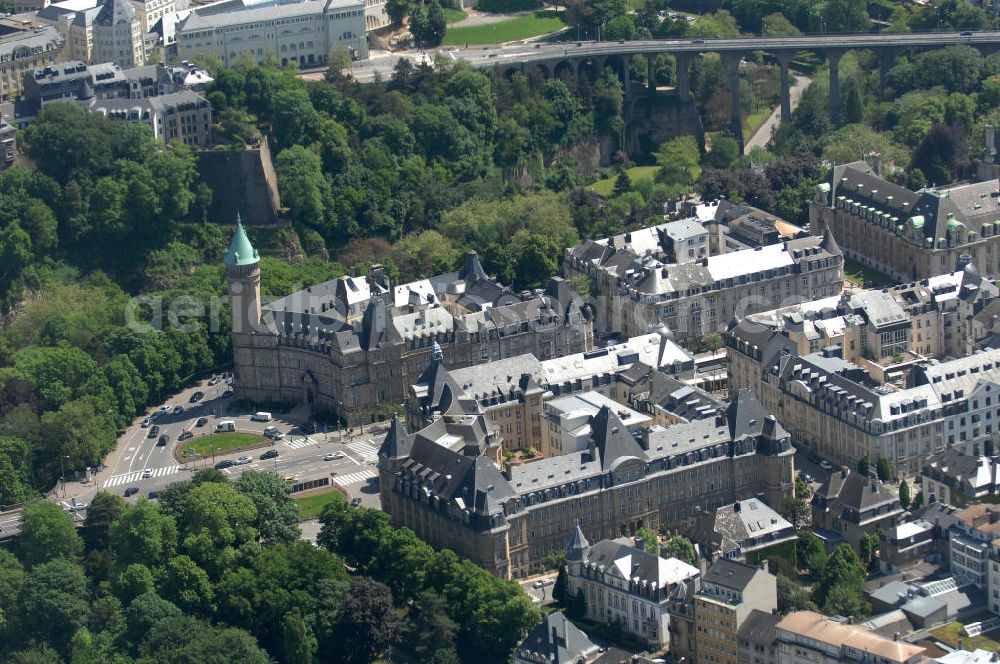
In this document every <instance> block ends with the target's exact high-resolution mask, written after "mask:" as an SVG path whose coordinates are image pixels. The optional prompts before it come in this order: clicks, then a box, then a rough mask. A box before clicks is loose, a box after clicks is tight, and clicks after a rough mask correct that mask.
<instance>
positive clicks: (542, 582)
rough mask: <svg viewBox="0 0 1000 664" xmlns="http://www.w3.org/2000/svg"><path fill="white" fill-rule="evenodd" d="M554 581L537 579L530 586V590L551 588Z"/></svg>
mask: <svg viewBox="0 0 1000 664" xmlns="http://www.w3.org/2000/svg"><path fill="white" fill-rule="evenodd" d="M553 583H555V581H553V580H552V579H539V580H538V581H535V582H534V583H533V584H531V587H532V588H544V587H545V586H551V585H552V584H553Z"/></svg>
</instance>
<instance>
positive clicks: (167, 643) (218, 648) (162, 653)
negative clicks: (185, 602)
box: [140, 616, 271, 664]
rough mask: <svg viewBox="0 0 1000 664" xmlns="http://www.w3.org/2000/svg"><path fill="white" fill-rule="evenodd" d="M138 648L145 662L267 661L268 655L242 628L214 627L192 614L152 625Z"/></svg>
mask: <svg viewBox="0 0 1000 664" xmlns="http://www.w3.org/2000/svg"><path fill="white" fill-rule="evenodd" d="M140 651H141V652H142V654H143V655H144V656H145V659H147V660H148V661H154V662H200V663H204V664H226V663H227V662H247V664H268V663H269V662H270V661H271V658H270V657H268V656H267V653H266V652H264V651H263V650H261V649H260V647H258V646H257V643H256V642H255V641H254V639H253V637H252V636H250V635H249V634H247V633H246V632H245V631H243V630H241V629H235V628H232V627H227V628H215V627H211V626H209V625H208V624H206V623H204V622H201V621H199V620H196V619H195V618H193V617H191V616H181V617H177V618H167V619H166V620H163V621H160V622H158V623H156V624H155V625H153V627H152V628H151V629H150V630H149V633H148V635H147V636H146V640H145V641H144V642H143V644H142V646H141V648H140Z"/></svg>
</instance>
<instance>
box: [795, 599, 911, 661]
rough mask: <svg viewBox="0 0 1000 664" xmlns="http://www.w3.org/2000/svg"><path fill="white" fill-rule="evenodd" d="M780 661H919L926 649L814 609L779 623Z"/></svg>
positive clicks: (796, 613)
mask: <svg viewBox="0 0 1000 664" xmlns="http://www.w3.org/2000/svg"><path fill="white" fill-rule="evenodd" d="M776 630H777V641H778V663H779V664H841V663H846V662H857V663H858V664H918V662H920V661H921V660H923V657H924V649H923V648H921V647H919V646H915V645H913V644H910V643H905V642H903V641H898V640H894V639H888V638H886V637H884V636H879V635H878V634H875V633H874V632H871V631H869V630H868V629H867V628H865V627H862V626H860V625H849V624H845V623H843V622H839V621H837V620H834V619H832V618H828V617H826V616H824V615H822V614H819V613H816V612H814V611H795V612H793V613H789V614H788V615H787V616H785V617H784V618H782V620H781V622H779V623H778V624H777V626H776Z"/></svg>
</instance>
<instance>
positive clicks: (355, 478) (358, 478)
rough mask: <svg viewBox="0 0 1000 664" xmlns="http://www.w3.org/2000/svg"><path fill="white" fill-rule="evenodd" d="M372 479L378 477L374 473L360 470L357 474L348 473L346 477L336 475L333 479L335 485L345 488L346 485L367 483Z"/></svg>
mask: <svg viewBox="0 0 1000 664" xmlns="http://www.w3.org/2000/svg"><path fill="white" fill-rule="evenodd" d="M373 477H378V475H376V474H375V472H374V471H371V470H362V471H359V472H357V473H348V474H347V475H337V476H336V477H334V478H333V481H334V483H335V484H339V485H340V486H347V485H348V484H358V483H360V482H367V481H368V480H370V479H371V478H373Z"/></svg>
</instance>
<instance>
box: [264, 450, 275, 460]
mask: <svg viewBox="0 0 1000 664" xmlns="http://www.w3.org/2000/svg"><path fill="white" fill-rule="evenodd" d="M277 457H278V450H268V451H267V452H264V453H263V454H261V455H260V458H261V460H262V461H263V460H265V459H276V458H277Z"/></svg>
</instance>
